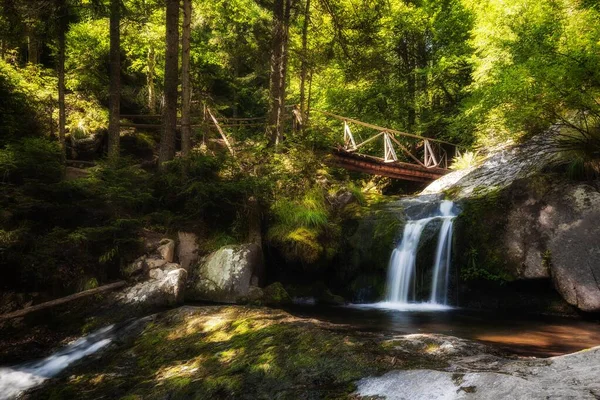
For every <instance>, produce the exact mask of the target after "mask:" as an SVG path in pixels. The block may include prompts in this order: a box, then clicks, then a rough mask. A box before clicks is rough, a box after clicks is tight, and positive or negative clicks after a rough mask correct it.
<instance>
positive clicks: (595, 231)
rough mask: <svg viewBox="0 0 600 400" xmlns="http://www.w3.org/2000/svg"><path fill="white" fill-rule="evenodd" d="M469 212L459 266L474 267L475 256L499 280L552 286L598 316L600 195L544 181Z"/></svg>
mask: <svg viewBox="0 0 600 400" xmlns="http://www.w3.org/2000/svg"><path fill="white" fill-rule="evenodd" d="M464 204H465V211H464V214H463V215H462V216H461V217H459V224H458V235H457V241H458V242H459V246H458V247H459V248H460V249H461V251H462V254H459V258H461V255H462V258H461V260H460V262H459V264H460V265H472V264H473V263H474V261H473V260H474V255H476V258H477V262H476V263H477V264H478V265H479V266H480V267H481V268H486V269H487V271H486V272H485V273H490V274H492V275H494V276H497V277H502V278H506V279H508V280H540V279H548V280H552V282H553V284H554V287H555V288H556V290H557V291H558V293H560V295H561V296H562V297H563V299H564V300H565V301H566V302H567V303H569V304H571V305H573V306H575V307H577V308H578V309H580V310H582V311H586V312H600V241H599V240H598V238H600V191H599V190H598V187H596V186H593V185H591V184H589V183H584V182H576V181H570V180H567V179H566V178H565V177H563V176H560V175H551V174H544V175H537V176H534V177H529V178H527V179H522V180H518V181H516V182H513V183H512V184H511V185H510V186H509V187H508V188H506V189H504V190H503V191H501V192H499V193H497V194H495V195H494V196H489V195H486V196H483V197H481V198H479V199H469V200H466V201H464ZM465 253H466V254H468V255H467V256H465Z"/></svg>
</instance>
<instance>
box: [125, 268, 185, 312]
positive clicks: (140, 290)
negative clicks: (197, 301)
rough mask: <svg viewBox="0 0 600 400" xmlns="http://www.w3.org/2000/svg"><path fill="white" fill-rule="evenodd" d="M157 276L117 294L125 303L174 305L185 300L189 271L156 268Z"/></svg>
mask: <svg viewBox="0 0 600 400" xmlns="http://www.w3.org/2000/svg"><path fill="white" fill-rule="evenodd" d="M152 271H157V272H155V274H156V278H155V279H150V280H147V281H144V282H140V283H138V284H136V285H135V286H132V287H129V288H127V289H126V290H124V291H123V292H121V293H119V294H118V295H117V297H116V298H117V300H118V301H119V302H120V303H123V304H139V305H142V304H143V305H153V306H172V305H176V304H179V303H181V302H183V298H184V294H185V283H186V280H187V271H186V270H184V269H176V270H172V271H168V272H166V273H165V272H163V271H162V270H160V269H154V270H152Z"/></svg>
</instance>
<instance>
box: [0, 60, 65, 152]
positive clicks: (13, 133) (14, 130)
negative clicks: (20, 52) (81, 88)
mask: <svg viewBox="0 0 600 400" xmlns="http://www.w3.org/2000/svg"><path fill="white" fill-rule="evenodd" d="M55 83H56V81H55V79H54V78H53V77H52V76H50V75H49V74H48V72H47V71H43V70H41V69H40V68H38V67H36V66H31V65H30V66H26V67H24V68H18V67H15V66H13V65H11V64H9V63H7V62H6V61H5V60H3V59H0V118H1V119H0V123H1V124H0V125H1V126H0V146H2V145H3V144H5V143H6V142H7V141H11V140H15V139H17V138H19V137H22V136H26V135H35V134H38V133H40V130H41V129H42V128H44V129H46V130H48V131H49V128H50V127H49V126H47V121H48V119H49V118H48V117H47V115H48V114H49V110H50V107H51V104H52V103H53V101H54V97H53V91H52V85H53V84H55Z"/></svg>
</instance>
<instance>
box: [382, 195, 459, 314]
mask: <svg viewBox="0 0 600 400" xmlns="http://www.w3.org/2000/svg"><path fill="white" fill-rule="evenodd" d="M453 208H454V203H453V202H451V201H446V200H444V201H442V202H441V204H440V207H439V209H438V210H436V212H435V215H429V216H427V217H426V218H421V219H418V220H413V221H408V222H407V223H406V225H405V226H404V233H403V235H402V241H401V242H400V243H399V244H398V246H397V247H396V248H395V249H394V250H393V251H392V255H391V257H390V263H389V267H388V281H387V293H386V301H385V302H383V303H379V304H381V306H382V307H384V308H394V309H401V310H402V309H413V308H415V307H414V305H413V304H414V302H415V300H416V292H417V290H416V289H417V288H416V283H417V282H416V265H417V264H416V262H417V251H418V249H419V242H420V240H421V234H422V233H423V230H424V229H425V227H426V226H427V224H428V223H429V222H431V221H432V220H434V219H441V220H442V226H441V228H440V231H439V234H438V244H437V249H436V254H435V258H434V260H435V261H434V265H433V272H432V280H431V282H432V283H431V293H430V297H429V303H425V304H430V305H434V307H429V308H431V309H436V308H438V307H435V305H441V306H445V305H447V304H448V283H449V277H450V261H451V256H452V228H453V222H454V218H455V215H454V213H453ZM411 302H412V304H411ZM409 304H411V305H409ZM417 308H422V307H417ZM425 308H426V309H427V308H428V307H425ZM442 308H443V307H442Z"/></svg>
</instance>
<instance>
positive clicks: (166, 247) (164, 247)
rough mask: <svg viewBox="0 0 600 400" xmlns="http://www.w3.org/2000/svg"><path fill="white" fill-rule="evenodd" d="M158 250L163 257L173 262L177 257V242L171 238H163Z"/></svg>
mask: <svg viewBox="0 0 600 400" xmlns="http://www.w3.org/2000/svg"><path fill="white" fill-rule="evenodd" d="M157 251H158V254H160V255H161V257H162V258H163V259H165V260H166V261H167V262H170V263H171V262H173V260H174V259H175V242H174V241H173V240H171V239H163V240H161V241H160V246H159V247H158V249H157Z"/></svg>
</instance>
